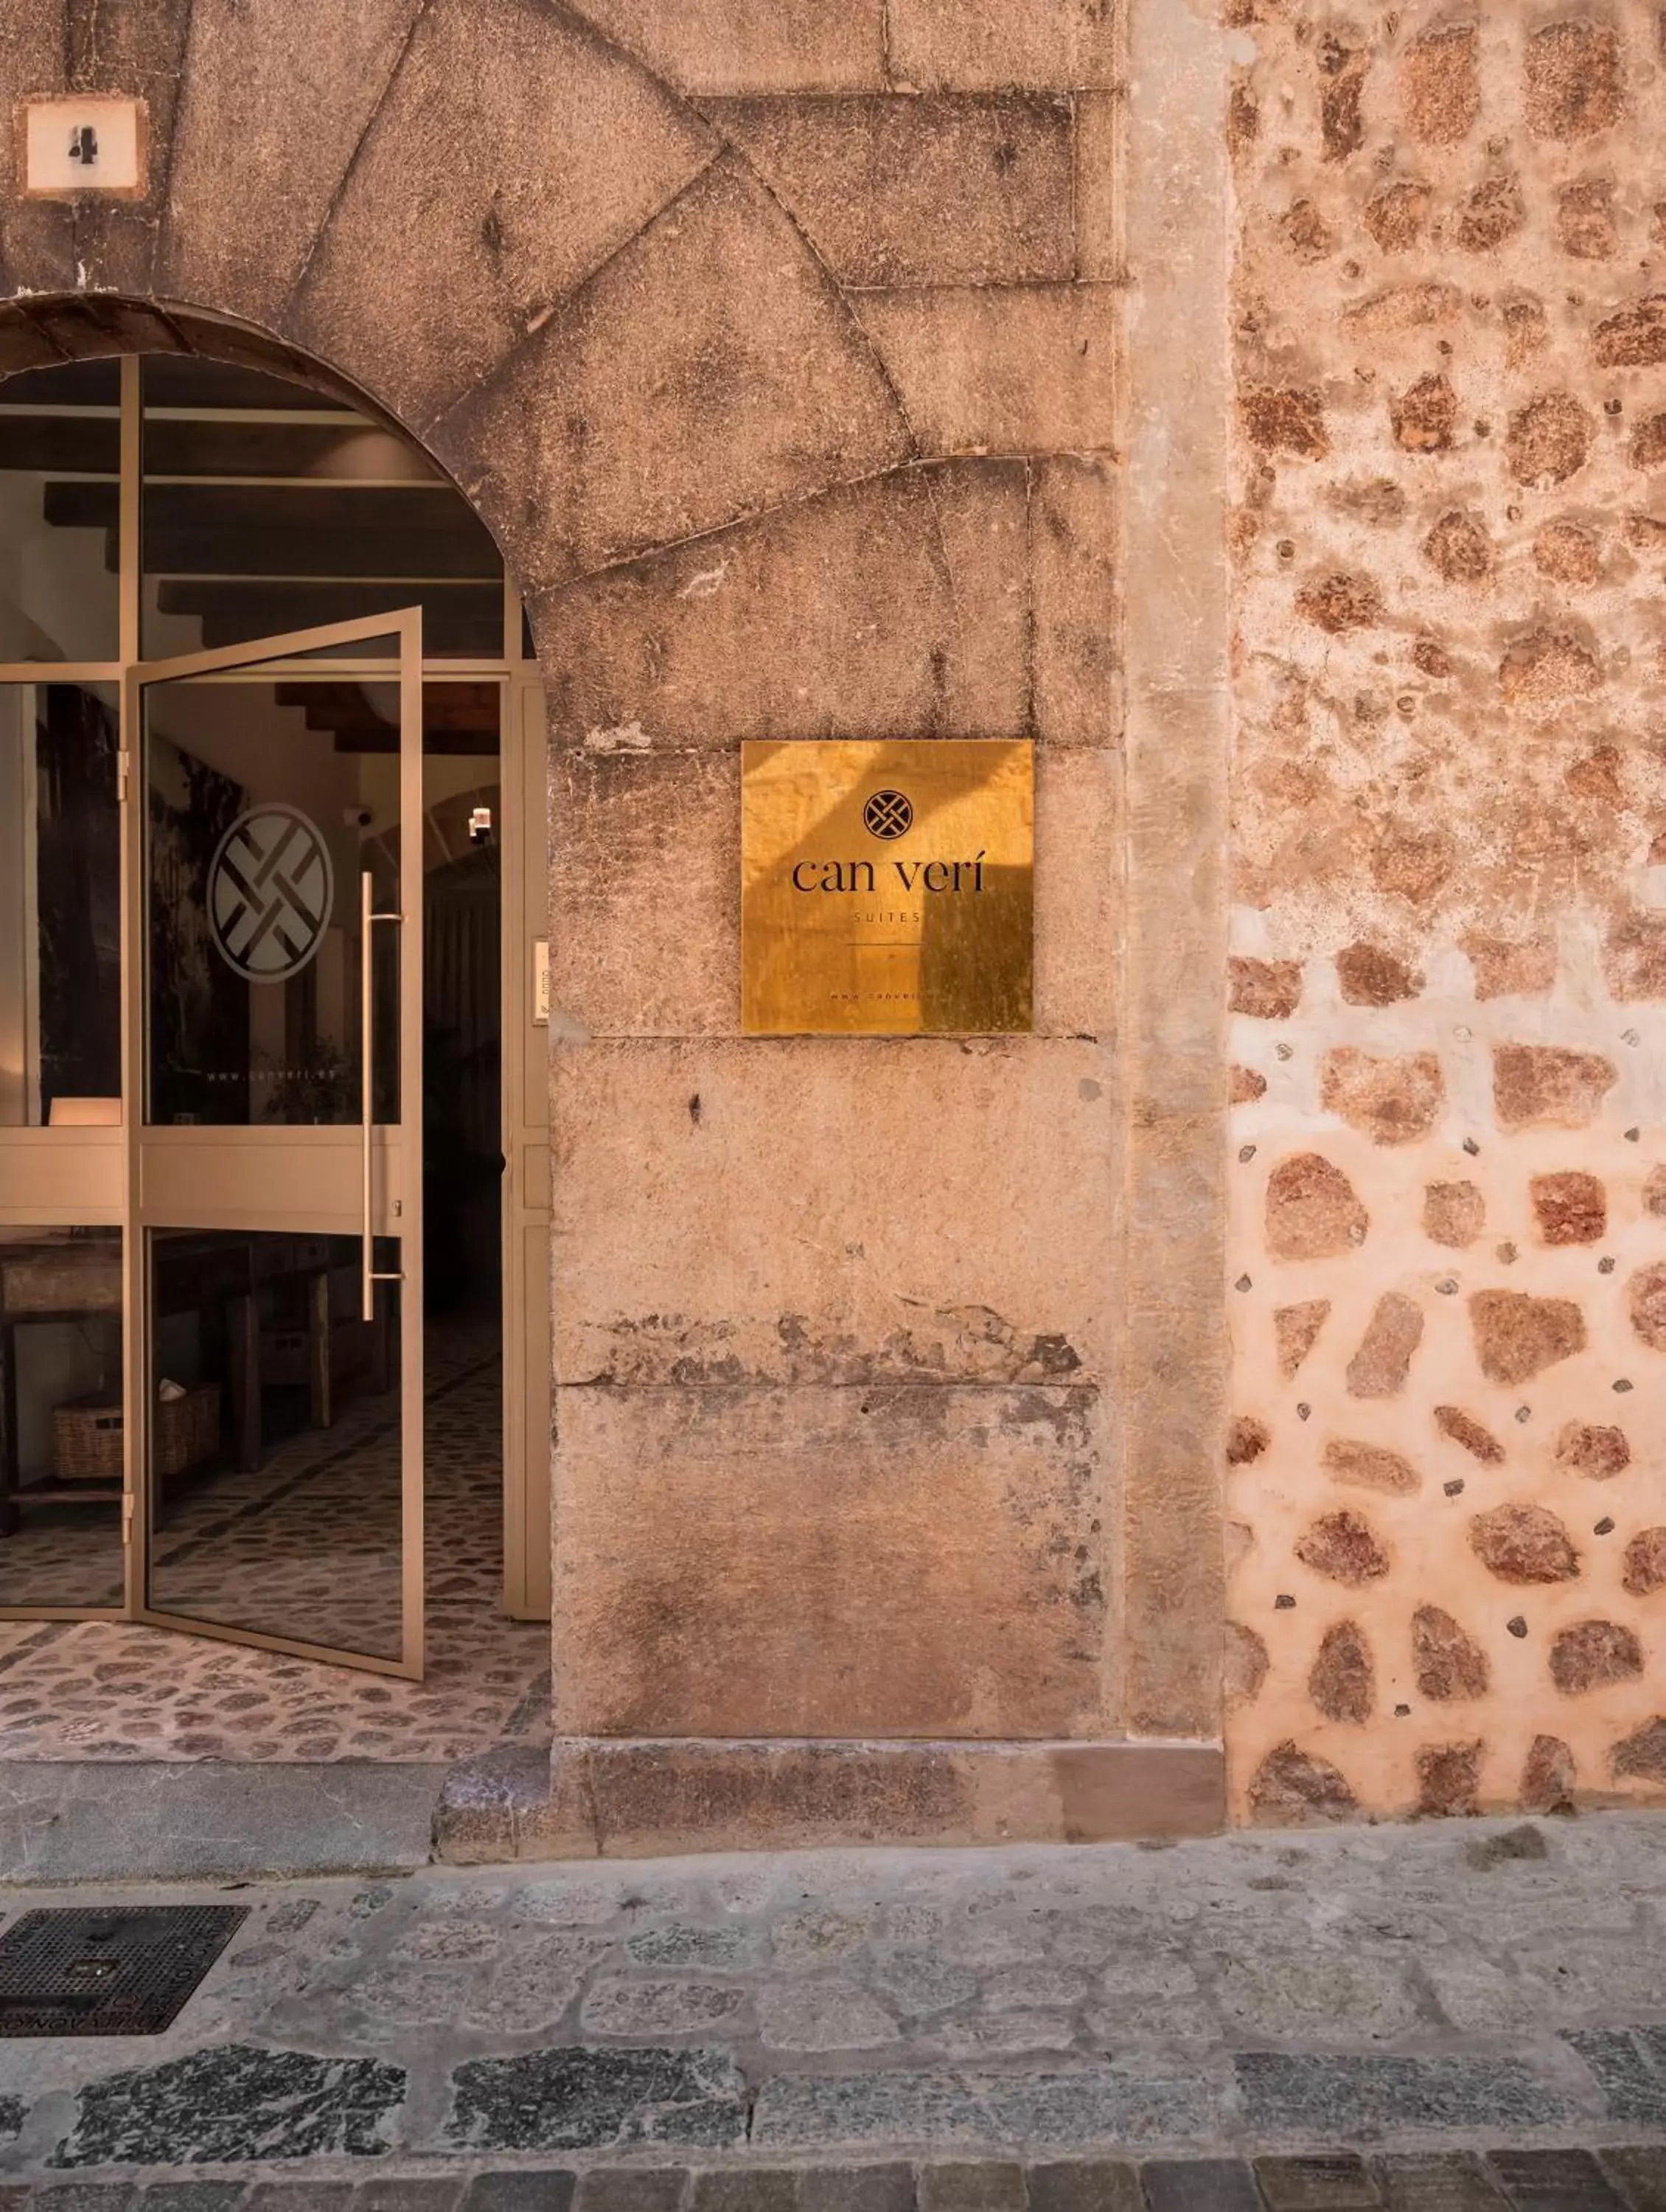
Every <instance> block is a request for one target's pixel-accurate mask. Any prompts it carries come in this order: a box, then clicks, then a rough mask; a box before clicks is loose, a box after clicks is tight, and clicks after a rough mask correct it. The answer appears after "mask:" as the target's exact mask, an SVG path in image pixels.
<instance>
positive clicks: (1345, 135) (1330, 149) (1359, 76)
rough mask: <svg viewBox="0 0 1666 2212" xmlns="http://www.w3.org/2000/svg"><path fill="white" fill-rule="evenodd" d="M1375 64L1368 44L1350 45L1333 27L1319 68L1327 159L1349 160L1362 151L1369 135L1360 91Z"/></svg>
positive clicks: (1322, 139)
mask: <svg viewBox="0 0 1666 2212" xmlns="http://www.w3.org/2000/svg"><path fill="white" fill-rule="evenodd" d="M1370 67H1371V54H1370V51H1369V49H1368V48H1366V47H1354V48H1352V49H1350V48H1348V47H1347V46H1344V45H1343V44H1342V39H1341V37H1340V36H1339V34H1338V33H1336V32H1335V31H1332V32H1330V33H1328V34H1327V35H1326V37H1325V38H1324V40H1323V41H1322V42H1321V44H1320V47H1319V69H1320V71H1321V73H1322V75H1323V76H1324V84H1323V86H1322V88H1321V89H1320V93H1319V139H1320V143H1321V144H1322V145H1323V146H1324V158H1325V160H1326V161H1346V160H1347V159H1348V155H1350V154H1355V153H1357V152H1358V151H1359V149H1360V144H1361V143H1362V141H1363V140H1364V137H1365V119H1364V118H1363V117H1362V116H1361V114H1360V94H1361V93H1362V92H1363V91H1364V89H1365V82H1366V72H1367V71H1368V70H1369V69H1370Z"/></svg>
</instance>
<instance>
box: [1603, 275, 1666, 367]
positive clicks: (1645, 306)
mask: <svg viewBox="0 0 1666 2212" xmlns="http://www.w3.org/2000/svg"><path fill="white" fill-rule="evenodd" d="M1593 352H1594V354H1595V356H1596V366H1597V367H1598V368H1656V367H1657V366H1658V364H1659V363H1660V362H1663V361H1666V292H1651V293H1650V294H1649V295H1648V297H1647V298H1646V299H1642V300H1639V301H1636V302H1635V303H1634V304H1633V306H1631V307H1622V308H1621V311H1620V313H1618V314H1617V315H1609V316H1608V317H1607V318H1606V319H1604V320H1603V321H1602V322H1600V323H1598V325H1596V337H1595V340H1594V343H1593Z"/></svg>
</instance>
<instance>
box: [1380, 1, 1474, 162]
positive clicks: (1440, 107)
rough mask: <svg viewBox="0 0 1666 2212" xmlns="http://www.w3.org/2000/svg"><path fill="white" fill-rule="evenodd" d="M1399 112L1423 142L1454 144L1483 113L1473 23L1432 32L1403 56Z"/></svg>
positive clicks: (1408, 128)
mask: <svg viewBox="0 0 1666 2212" xmlns="http://www.w3.org/2000/svg"><path fill="white" fill-rule="evenodd" d="M1400 112H1401V113H1402V116H1403V117H1404V118H1405V125H1406V133H1407V136H1408V137H1410V138H1412V139H1414V140H1415V142H1416V143H1417V144H1419V145H1420V146H1455V145H1457V142H1458V141H1459V139H1461V138H1463V137H1467V136H1468V134H1469V131H1470V129H1471V128H1472V127H1473V125H1474V124H1475V118H1476V117H1477V116H1478V115H1479V114H1480V113H1481V70H1480V65H1479V42H1478V40H1477V39H1476V35H1475V29H1474V27H1473V26H1472V25H1470V24H1468V23H1458V24H1454V25H1452V26H1451V27H1450V28H1447V29H1442V30H1438V31H1428V32H1426V33H1424V35H1423V36H1422V37H1421V38H1420V39H1414V40H1412V42H1411V44H1410V45H1409V46H1408V47H1407V48H1406V51H1405V52H1404V53H1403V54H1402V56H1401V58H1400Z"/></svg>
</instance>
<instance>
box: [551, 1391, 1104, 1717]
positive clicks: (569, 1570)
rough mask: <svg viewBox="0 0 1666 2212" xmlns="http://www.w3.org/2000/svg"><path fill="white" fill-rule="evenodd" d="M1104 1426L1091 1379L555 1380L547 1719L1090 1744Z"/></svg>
mask: <svg viewBox="0 0 1666 2212" xmlns="http://www.w3.org/2000/svg"><path fill="white" fill-rule="evenodd" d="M1100 1425H1101V1423H1100V1410H1099V1400H1098V1396H1097V1394H1096V1393H1094V1392H1093V1391H1087V1390H1081V1389H1026V1388H1022V1387H1021V1388H1016V1389H953V1388H924V1389H923V1388H921V1387H919V1386H918V1384H905V1385H902V1386H900V1387H875V1388H874V1389H808V1388H804V1389H796V1390H793V1391H790V1392H788V1391H779V1390H748V1389H722V1390H672V1391H663V1390H619V1389H569V1390H564V1391H563V1392H562V1393H561V1394H560V1442H559V1444H558V1447H557V1450H556V1455H555V1464H554V1529H555V1558H554V1590H555V1597H554V1621H555V1630H554V1637H555V1648H554V1669H555V1726H556V1730H557V1733H558V1734H574V1735H621V1736H789V1737H791V1736H834V1737H837V1736H845V1737H849V1736H863V1735H871V1736H892V1737H894V1736H967V1737H983V1738H991V1737H994V1738H1000V1737H1021V1736H1051V1737H1069V1736H1083V1735H1094V1734H1097V1733H1100V1732H1103V1731H1104V1730H1105V1729H1106V1723H1107V1718H1108V1717H1107V1715H1106V1711H1105V1708H1104V1702H1103V1701H1104V1646H1105V1638H1106V1592H1105V1583H1104V1568H1105V1564H1106V1556H1107V1541H1108V1540H1107V1538H1106V1535H1105V1534H1104V1529H1105V1526H1106V1499H1105V1498H1104V1496H1103V1494H1102V1492H1103V1480H1104V1478H1103V1471H1102V1468H1101V1464H1100V1459H1101V1449H1102V1445H1101V1438H1100Z"/></svg>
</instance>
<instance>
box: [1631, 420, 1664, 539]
mask: <svg viewBox="0 0 1666 2212" xmlns="http://www.w3.org/2000/svg"><path fill="white" fill-rule="evenodd" d="M1629 458H1630V460H1631V465H1632V466H1633V468H1634V469H1657V468H1661V467H1663V466H1666V414H1661V415H1646V416H1645V417H1644V418H1643V420H1642V422H1639V424H1638V426H1637V428H1635V429H1634V430H1633V432H1632V441H1631V447H1630V449H1629ZM1653 520H1654V518H1653V517H1652V516H1651V515H1639V516H1637V517H1635V518H1633V521H1635V522H1644V523H1648V522H1651V521H1653ZM1652 535H1653V533H1652V532H1650V531H1647V530H1637V531H1634V530H1633V526H1632V523H1631V522H1628V525H1627V536H1628V537H1630V538H1632V540H1633V544H1640V545H1646V544H1648V542H1649V540H1650V538H1651V537H1652Z"/></svg>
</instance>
